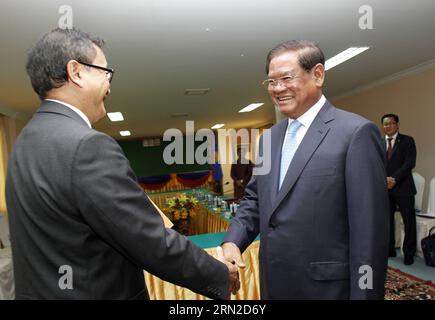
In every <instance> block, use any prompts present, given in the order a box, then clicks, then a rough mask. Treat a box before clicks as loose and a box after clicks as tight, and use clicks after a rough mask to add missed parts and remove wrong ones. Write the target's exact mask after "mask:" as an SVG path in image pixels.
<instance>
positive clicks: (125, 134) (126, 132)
mask: <svg viewBox="0 0 435 320" xmlns="http://www.w3.org/2000/svg"><path fill="white" fill-rule="evenodd" d="M119 134H120V135H121V136H123V137H128V136H130V135H131V132H130V131H128V130H126V131H119Z"/></svg>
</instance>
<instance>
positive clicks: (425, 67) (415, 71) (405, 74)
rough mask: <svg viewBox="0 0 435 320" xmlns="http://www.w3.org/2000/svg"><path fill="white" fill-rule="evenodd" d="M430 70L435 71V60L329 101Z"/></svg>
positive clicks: (357, 88)
mask: <svg viewBox="0 0 435 320" xmlns="http://www.w3.org/2000/svg"><path fill="white" fill-rule="evenodd" d="M431 69H435V59H432V60H429V61H426V62H423V63H420V64H418V65H416V66H413V67H411V68H408V69H404V70H402V71H399V72H396V73H393V74H392V75H389V76H387V77H385V78H381V79H379V80H376V81H374V82H372V83H369V84H366V85H362V86H359V87H356V88H355V89H352V90H350V91H347V92H345V93H342V94H339V95H336V96H334V97H332V98H331V101H333V100H338V99H342V98H346V97H349V96H352V95H354V94H357V93H361V92H364V91H368V90H370V89H373V88H376V87H380V86H382V85H384V84H388V83H391V82H394V81H398V80H401V79H404V78H407V77H409V76H413V75H416V74H419V73H423V72H425V71H427V70H431Z"/></svg>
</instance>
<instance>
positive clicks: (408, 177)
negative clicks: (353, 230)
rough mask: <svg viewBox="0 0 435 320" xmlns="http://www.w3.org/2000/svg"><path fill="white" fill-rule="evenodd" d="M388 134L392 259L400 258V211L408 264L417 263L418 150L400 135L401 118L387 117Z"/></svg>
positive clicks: (383, 122) (386, 142) (410, 139)
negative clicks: (397, 235)
mask: <svg viewBox="0 0 435 320" xmlns="http://www.w3.org/2000/svg"><path fill="white" fill-rule="evenodd" d="M381 121H382V126H383V128H384V132H385V140H384V143H385V144H384V145H385V150H386V152H387V183H388V195H389V198H390V251H389V255H390V257H395V256H396V249H395V243H396V241H395V239H396V238H395V233H394V231H395V230H394V226H395V223H394V214H395V212H396V210H397V208H398V209H399V211H400V213H401V215H402V219H403V225H404V227H405V239H404V241H403V255H404V263H405V264H406V265H410V264H413V263H414V255H415V251H416V248H417V231H416V221H415V198H414V196H415V194H416V193H417V190H416V189H415V184H414V179H413V177H412V169H413V168H414V167H415V162H416V158H417V150H416V147H415V142H414V139H413V138H412V137H410V136H407V135H404V134H401V133H399V116H398V115H395V114H391V113H390V114H386V115H384V116H382V119H381Z"/></svg>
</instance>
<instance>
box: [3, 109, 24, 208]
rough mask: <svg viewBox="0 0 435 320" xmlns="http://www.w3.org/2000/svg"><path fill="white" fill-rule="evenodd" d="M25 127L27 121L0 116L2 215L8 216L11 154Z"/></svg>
mask: <svg viewBox="0 0 435 320" xmlns="http://www.w3.org/2000/svg"><path fill="white" fill-rule="evenodd" d="M24 125H25V120H21V119H18V118H17V117H16V116H15V115H13V116H12V117H8V116H4V115H0V214H6V213H7V212H6V201H5V193H4V189H5V180H6V172H7V166H8V158H9V154H10V152H11V150H12V146H13V144H14V143H15V140H16V139H17V136H18V133H19V132H20V131H21V129H22V128H23V127H24Z"/></svg>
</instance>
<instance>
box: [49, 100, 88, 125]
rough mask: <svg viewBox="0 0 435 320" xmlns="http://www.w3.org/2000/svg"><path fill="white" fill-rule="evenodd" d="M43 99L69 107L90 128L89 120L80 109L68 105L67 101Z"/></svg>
mask: <svg viewBox="0 0 435 320" xmlns="http://www.w3.org/2000/svg"><path fill="white" fill-rule="evenodd" d="M45 100H46V101H54V102H57V103H60V104H63V105H64V106H65V107H68V108H70V109H71V110H72V111H74V112H75V113H77V114H78V115H79V116H80V118H82V119H83V120H84V121H85V122H86V124H87V125H88V126H89V128H92V126H91V122H90V121H89V119H88V117H86V115H85V114H84V113H83V111H81V110H80V109H77V108H76V107H74V106H72V105H70V104H69V103H66V102H63V101H59V100H54V99H45Z"/></svg>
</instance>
